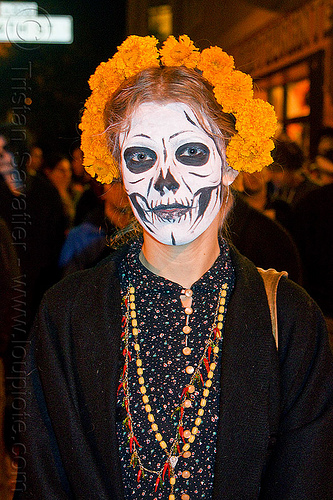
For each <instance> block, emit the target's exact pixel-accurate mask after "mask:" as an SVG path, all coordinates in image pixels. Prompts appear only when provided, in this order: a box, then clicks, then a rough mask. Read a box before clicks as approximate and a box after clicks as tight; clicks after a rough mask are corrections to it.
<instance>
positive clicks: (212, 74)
mask: <svg viewBox="0 0 333 500" xmlns="http://www.w3.org/2000/svg"><path fill="white" fill-rule="evenodd" d="M234 66H235V64H234V58H233V57H232V56H229V55H228V54H227V53H226V52H224V51H223V50H222V49H221V48H220V47H210V48H209V49H204V50H203V51H202V52H201V56H200V61H199V63H198V69H200V70H201V71H202V76H203V77H204V78H206V80H208V81H209V82H210V83H211V84H212V85H216V84H217V83H219V82H220V81H221V80H223V78H224V76H225V75H226V74H227V73H231V71H232V70H233V69H234Z"/></svg>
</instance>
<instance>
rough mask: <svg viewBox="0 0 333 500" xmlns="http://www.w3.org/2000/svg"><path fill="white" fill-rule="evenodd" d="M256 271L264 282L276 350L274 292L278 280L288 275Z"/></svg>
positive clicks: (277, 343)
mask: <svg viewBox="0 0 333 500" xmlns="http://www.w3.org/2000/svg"><path fill="white" fill-rule="evenodd" d="M257 269H258V272H259V274H260V275H261V277H262V279H263V281H264V285H265V290H266V295H267V300H268V305H269V312H270V315H271V322H272V333H273V336H274V339H275V343H276V348H277V349H278V348H279V335H278V322H277V307H276V292H277V287H278V284H279V281H280V278H281V277H282V276H287V277H288V273H287V272H286V271H280V272H279V271H275V269H267V270H265V269H261V267H257Z"/></svg>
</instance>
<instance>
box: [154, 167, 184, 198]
mask: <svg viewBox="0 0 333 500" xmlns="http://www.w3.org/2000/svg"><path fill="white" fill-rule="evenodd" d="M179 186H180V185H179V184H178V182H177V181H176V179H175V178H174V177H173V175H172V174H171V173H170V170H168V172H167V174H166V176H165V178H164V177H163V174H162V171H161V172H160V175H159V176H158V179H157V180H156V182H155V184H154V188H155V189H156V191H158V192H159V193H160V195H161V196H162V195H163V194H165V192H166V190H167V191H172V192H173V194H175V192H176V191H177V190H178V188H179Z"/></svg>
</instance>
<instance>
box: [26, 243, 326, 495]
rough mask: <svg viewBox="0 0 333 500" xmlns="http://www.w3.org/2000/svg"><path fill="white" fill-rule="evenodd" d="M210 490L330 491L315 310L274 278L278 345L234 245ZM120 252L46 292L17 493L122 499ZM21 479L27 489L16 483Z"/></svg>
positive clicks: (258, 289) (321, 340)
mask: <svg viewBox="0 0 333 500" xmlns="http://www.w3.org/2000/svg"><path fill="white" fill-rule="evenodd" d="M231 255H232V260H233V262H234V265H235V270H236V285H235V289H234V291H233V295H232V297H231V299H230V303H229V306H228V313H227V317H226V324H225V333H224V344H223V353H222V375H221V377H222V380H221V401H220V419H219V427H218V442H217V456H216V466H215V477H214V491H213V496H212V498H213V500H217V499H221V500H231V499H234V500H252V499H253V500H254V499H261V500H263V499H265V500H319V499H320V500H332V498H333V477H332V476H333V474H332V456H333V362H332V356H331V353H330V351H329V347H328V341H327V335H326V331H325V327H324V323H323V319H322V315H321V312H320V311H319V309H318V307H317V306H316V304H315V303H314V302H313V301H312V299H311V298H310V297H309V296H308V295H307V294H306V293H305V292H304V291H303V290H302V289H301V288H300V287H299V286H298V285H296V284H295V283H293V282H291V281H289V280H287V279H286V278H282V279H281V281H280V284H279V289H278V318H279V353H278V354H277V352H276V348H275V344H274V339H273V337H272V334H271V326H270V315H269V309H268V304H267V300H266V295H265V290H264V286H263V282H262V279H261V277H260V275H259V274H258V272H257V270H256V268H255V266H254V265H253V264H252V263H251V262H249V261H248V260H247V259H246V258H244V257H242V256H241V255H239V254H238V253H237V252H236V251H234V250H232V252H231ZM118 258H120V257H119V255H115V256H113V257H111V258H108V259H106V260H105V261H103V262H102V263H101V264H99V265H98V266H97V267H96V268H94V269H89V270H86V271H82V272H78V273H75V274H74V275H71V276H69V277H68V278H66V279H65V280H63V281H62V282H60V283H59V284H57V285H56V286H54V287H53V288H52V289H51V290H49V291H48V292H47V294H46V296H45V297H44V300H43V303H42V305H41V309H40V314H39V318H38V320H37V322H36V324H35V328H34V332H33V335H32V337H31V340H30V342H31V344H30V350H29V354H28V357H27V363H28V366H27V372H28V377H27V389H26V401H27V407H26V410H25V411H26V413H27V414H28V415H29V417H28V418H27V428H26V429H25V432H23V433H22V436H21V437H20V441H19V446H18V448H20V446H21V465H22V467H21V470H20V471H19V475H18V487H17V490H18V492H17V495H18V496H17V497H18V498H22V499H31V498H33V499H36V500H44V499H45V500H64V499H77V500H86V499H88V498H89V500H102V499H108V500H122V499H123V490H122V479H121V469H120V461H119V457H118V446H117V438H116V431H115V422H116V390H117V386H118V383H119V351H120V333H121V329H120V328H121V327H120V324H121V323H120V321H121V309H120V291H119V281H118V278H117V271H116V262H117V259H118ZM25 488H27V491H26V492H25V493H22V494H19V490H24V489H25Z"/></svg>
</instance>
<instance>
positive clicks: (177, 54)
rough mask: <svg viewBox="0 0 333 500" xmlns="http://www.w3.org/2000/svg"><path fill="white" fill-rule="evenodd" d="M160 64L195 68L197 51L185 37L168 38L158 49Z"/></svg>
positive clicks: (198, 55)
mask: <svg viewBox="0 0 333 500" xmlns="http://www.w3.org/2000/svg"><path fill="white" fill-rule="evenodd" d="M160 56H161V62H162V64H164V65H165V66H186V67H187V68H195V67H196V65H197V63H198V61H199V58H200V53H199V49H198V48H197V47H195V45H194V43H193V42H192V40H191V39H190V38H189V37H188V36H187V35H182V36H180V37H179V41H177V40H176V38H175V37H174V36H172V35H171V36H169V37H168V38H167V40H166V41H165V42H164V44H163V46H162V48H161V49H160Z"/></svg>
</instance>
